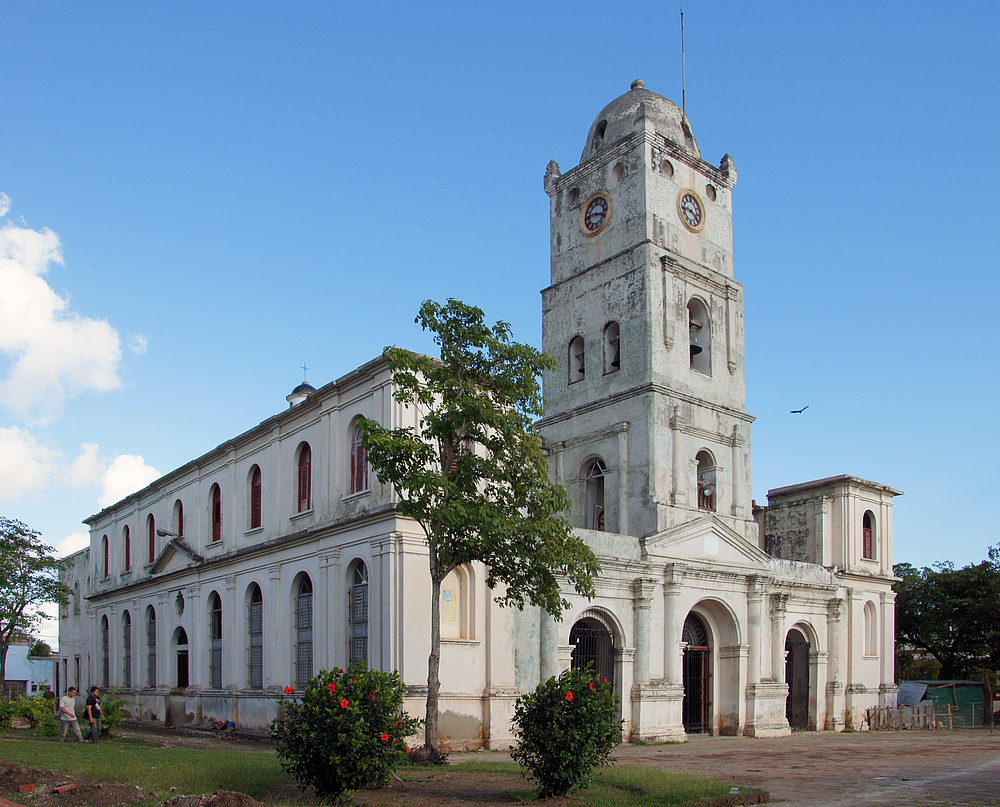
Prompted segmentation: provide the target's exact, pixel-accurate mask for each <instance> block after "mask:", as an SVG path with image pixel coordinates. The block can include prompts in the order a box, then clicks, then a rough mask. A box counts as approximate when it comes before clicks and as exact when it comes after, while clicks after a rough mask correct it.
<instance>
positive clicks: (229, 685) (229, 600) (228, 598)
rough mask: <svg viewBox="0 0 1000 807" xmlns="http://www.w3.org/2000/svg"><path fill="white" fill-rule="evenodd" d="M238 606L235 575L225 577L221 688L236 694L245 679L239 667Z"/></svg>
mask: <svg viewBox="0 0 1000 807" xmlns="http://www.w3.org/2000/svg"><path fill="white" fill-rule="evenodd" d="M241 616H242V614H241V613H240V605H239V602H238V601H237V599H236V575H235V574H230V575H226V593H225V599H224V600H223V601H222V688H223V689H228V690H229V691H230V692H236V691H238V690H239V689H240V685H241V684H242V682H243V678H244V677H245V670H246V668H245V667H242V668H241V667H240V659H241V657H242V655H243V653H242V650H243V642H241V641H240V639H242V637H243V632H242V631H241V630H240V629H239V628H238V627H237V626H238V625H239V624H240V617H241Z"/></svg>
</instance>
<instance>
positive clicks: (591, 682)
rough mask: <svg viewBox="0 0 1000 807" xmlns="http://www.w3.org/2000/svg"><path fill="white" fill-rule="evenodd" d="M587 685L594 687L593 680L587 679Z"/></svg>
mask: <svg viewBox="0 0 1000 807" xmlns="http://www.w3.org/2000/svg"><path fill="white" fill-rule="evenodd" d="M587 686H589V687H590V688H591V689H593V688H594V682H593V681H588V682H587Z"/></svg>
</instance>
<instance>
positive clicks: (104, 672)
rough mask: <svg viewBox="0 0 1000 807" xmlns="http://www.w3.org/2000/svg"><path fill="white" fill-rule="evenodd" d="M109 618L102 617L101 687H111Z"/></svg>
mask: <svg viewBox="0 0 1000 807" xmlns="http://www.w3.org/2000/svg"><path fill="white" fill-rule="evenodd" d="M108 634H109V631H108V618H107V617H106V616H102V617H101V686H102V687H104V689H107V688H108V687H110V686H111V646H110V645H111V641H110V638H111V637H110V636H109V635H108Z"/></svg>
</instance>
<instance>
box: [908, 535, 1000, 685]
mask: <svg viewBox="0 0 1000 807" xmlns="http://www.w3.org/2000/svg"><path fill="white" fill-rule="evenodd" d="M893 571H894V572H895V574H896V576H897V577H899V578H901V582H899V583H897V584H896V585H895V586H894V588H895V591H896V642H897V644H898V645H904V646H909V647H912V648H914V649H916V650H923V651H924V652H926V653H930V654H931V655H932V656H933V657H934V658H935V659H937V661H938V662H940V664H941V671H940V673H939V676H938V677H939V678H941V679H943V680H950V679H954V678H962V677H967V676H969V675H972V674H974V673H976V672H977V671H978V670H981V669H982V668H984V667H989V668H995V667H996V666H997V665H998V664H1000V545H998V546H994V547H990V549H989V557H988V559H987V560H984V561H982V562H981V563H976V564H969V565H968V566H963V567H962V568H961V569H956V568H955V566H954V564H953V563H951V562H944V563H936V564H934V566H933V568H928V567H924V568H923V569H917V568H915V567H914V566H911V565H910V564H909V563H897V564H896V565H895V566H893Z"/></svg>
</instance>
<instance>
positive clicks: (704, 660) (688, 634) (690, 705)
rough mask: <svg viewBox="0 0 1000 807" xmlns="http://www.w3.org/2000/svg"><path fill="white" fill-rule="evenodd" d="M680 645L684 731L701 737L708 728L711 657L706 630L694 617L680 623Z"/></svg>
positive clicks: (699, 619)
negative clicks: (681, 652)
mask: <svg viewBox="0 0 1000 807" xmlns="http://www.w3.org/2000/svg"><path fill="white" fill-rule="evenodd" d="M681 641H682V642H683V643H684V662H683V669H682V677H683V683H684V702H683V706H682V714H683V721H684V731H685V732H686V733H687V734H704V733H706V732H708V731H710V726H711V724H710V716H711V700H712V699H711V661H712V656H711V649H710V647H709V639H708V629H707V628H706V627H705V623H704V622H702V621H701V618H700V617H699V616H698V615H697V614H688V615H687V619H685V620H684V629H683V631H682V632H681Z"/></svg>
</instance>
